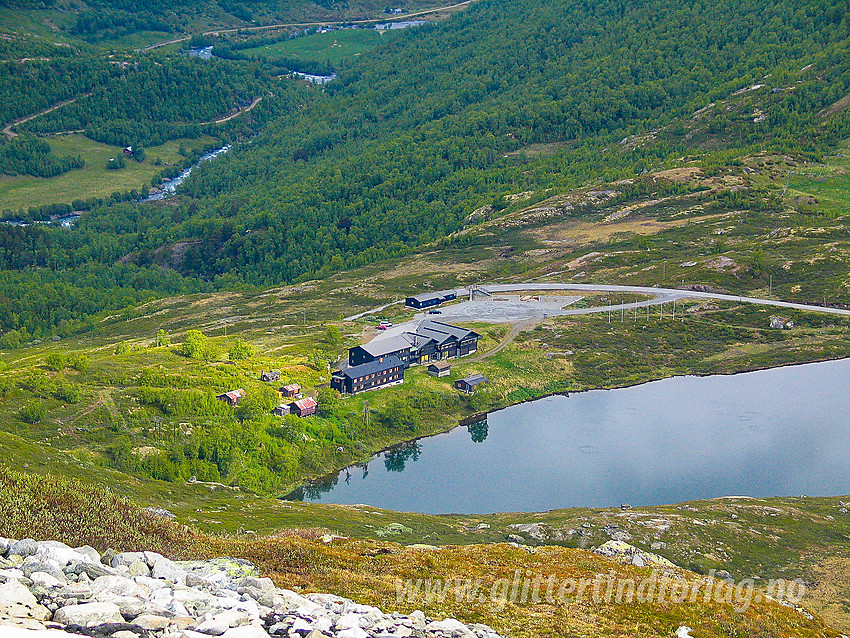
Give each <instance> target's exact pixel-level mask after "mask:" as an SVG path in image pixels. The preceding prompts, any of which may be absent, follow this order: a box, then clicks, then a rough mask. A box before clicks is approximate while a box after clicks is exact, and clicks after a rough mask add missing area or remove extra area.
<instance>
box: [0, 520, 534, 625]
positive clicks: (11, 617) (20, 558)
mask: <svg viewBox="0 0 850 638" xmlns="http://www.w3.org/2000/svg"><path fill="white" fill-rule="evenodd" d="M517 529H519V530H520V531H522V532H523V533H526V534H529V535H531V536H535V535H545V534H546V533H548V530H546V529H544V528H543V526H541V525H539V524H537V525H536V524H531V525H524V526H518V527H517ZM400 533H403V530H402V531H401V532H400ZM519 540H522V539H521V538H520V539H519ZM13 547H16V551H17V552H18V553H15V554H11V555H10V556H11V557H10V558H5V559H2V560H3V561H4V562H3V563H2V564H0V636H5V633H7V632H6V631H5V629H4V628H5V627H11V626H16V627H20V628H26V629H39V630H44V629H45V628H46V627H51V628H56V629H62V628H64V629H65V630H66V631H67V632H71V633H65V632H63V631H59V632H57V636H70V635H71V634H72V633H75V634H84V635H89V636H97V637H101V636H102V637H104V638H105V637H107V636H110V637H111V638H269V637H270V636H275V637H278V636H279V637H281V638H328V637H332V638H413V637H415V638H499V636H498V634H496V633H495V632H494V631H493V630H492V629H490V628H489V627H487V626H486V625H465V624H463V623H462V622H460V621H458V620H454V619H451V618H446V619H443V620H434V619H428V618H426V616H425V614H424V613H423V612H421V611H416V612H413V613H412V614H410V615H409V616H404V615H401V614H396V613H393V614H385V613H384V612H382V611H381V610H380V609H378V608H376V607H372V606H369V605H360V604H357V603H355V602H354V601H352V600H348V599H346V598H342V597H340V596H335V595H332V594H321V593H312V594H307V595H306V596H302V595H300V594H298V593H296V592H294V591H291V590H288V589H277V588H276V587H275V585H274V582H273V581H272V580H271V579H269V578H261V577H260V575H259V570H258V569H257V567H256V565H254V564H253V563H251V562H249V561H246V560H241V559H231V558H218V559H214V560H205V561H180V562H175V561H171V560H169V559H168V558H166V557H164V556H162V555H161V554H157V553H156V552H125V553H120V554H116V553H115V552H112V551H110V552H107V553H105V554H104V555H103V556H101V555H100V554H98V553H97V551H96V550H94V549H93V548H91V547H88V546H82V547H77V548H72V547H69V546H68V545H65V544H64V543H57V542H55V541H43V542H35V541H31V540H25V541H15V540H11V539H0V550H2V549H5V550H6V551H7V552H8V550H11V549H12V548H13ZM420 547H421V548H425V549H439V548H438V547H435V546H430V545H423V546H420ZM527 549H529V550H530V549H531V548H527ZM7 563H8V564H7ZM13 563H14V564H17V565H20V566H21V569H16V568H14V567H12V565H13ZM63 570H64V571H63ZM40 601H41V604H39V602H40ZM51 620H52V622H51Z"/></svg>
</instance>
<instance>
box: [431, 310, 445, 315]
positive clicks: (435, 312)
mask: <svg viewBox="0 0 850 638" xmlns="http://www.w3.org/2000/svg"><path fill="white" fill-rule="evenodd" d="M428 314H429V315H441V314H443V311H442V310H429V311H428Z"/></svg>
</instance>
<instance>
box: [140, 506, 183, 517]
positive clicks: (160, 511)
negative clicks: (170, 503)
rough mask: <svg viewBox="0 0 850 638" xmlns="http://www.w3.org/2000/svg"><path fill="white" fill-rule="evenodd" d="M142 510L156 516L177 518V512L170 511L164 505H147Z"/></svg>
mask: <svg viewBox="0 0 850 638" xmlns="http://www.w3.org/2000/svg"><path fill="white" fill-rule="evenodd" d="M142 511H143V512H147V513H148V514H153V515H154V516H159V517H160V518H177V514H175V513H174V512H169V511H168V510H167V509H165V508H164V507H145V508H143V509H142Z"/></svg>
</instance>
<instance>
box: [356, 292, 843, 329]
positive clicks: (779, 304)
mask: <svg viewBox="0 0 850 638" xmlns="http://www.w3.org/2000/svg"><path fill="white" fill-rule="evenodd" d="M476 289H477V290H483V291H484V292H486V293H488V294H499V293H508V292H522V291H542V292H545V291H556V290H560V291H567V290H569V291H578V292H614V293H624V292H631V293H638V294H644V295H651V296H652V298H651V299H646V300H644V301H635V302H631V303H625V304H610V305H607V306H593V307H590V308H570V307H569V306H567V307H566V308H564V309H562V310H560V311H559V312H557V313H552V314H551V315H547V316H559V317H564V316H569V315H590V314H595V313H597V312H620V311H623V310H634V309H635V308H646V307H647V306H658V305H661V304H666V303H672V302H674V301H679V300H680V299H714V300H717V301H733V302H737V303H751V304H756V305H759V306H771V307H775V308H789V309H792V310H805V311H809V312H821V313H825V314H830V315H838V316H842V317H850V310H845V309H843V308H829V307H827V306H813V305H810V304H801V303H793V302H790V301H776V300H774V299H761V298H760V297H744V296H741V295H724V294H721V293H715V292H699V291H696V290H679V289H678V288H656V287H654V286H621V285H616V284H564V283H526V284H484V285H480V286H476ZM457 293H458V297H463V296H464V295H468V294H469V290H468V289H465V288H459V289H458V290H457ZM403 301H404V300H403V299H398V300H396V301H393V302H391V303H388V304H385V305H383V306H379V307H377V308H372V309H370V310H366V311H364V312H360V313H357V314H356V315H351V316H350V317H345V319H343V321H354V320H356V319H360V318H361V317H365V316H366V315H370V314H373V313H375V312H380V311H382V310H385V309H386V308H388V307H390V306H392V305H394V304H397V303H402V302H403ZM422 316H424V315H422Z"/></svg>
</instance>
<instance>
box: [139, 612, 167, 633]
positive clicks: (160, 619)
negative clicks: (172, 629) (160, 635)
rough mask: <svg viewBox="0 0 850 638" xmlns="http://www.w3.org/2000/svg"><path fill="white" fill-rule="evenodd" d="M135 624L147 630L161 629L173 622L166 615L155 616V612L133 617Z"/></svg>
mask: <svg viewBox="0 0 850 638" xmlns="http://www.w3.org/2000/svg"><path fill="white" fill-rule="evenodd" d="M133 624H134V625H135V626H136V627H139V628H140V629H144V630H145V631H159V630H160V629H165V628H166V627H168V625H170V624H171V620H169V619H168V618H165V617H164V616H154V615H153V614H142V615H141V616H136V617H135V618H134V619H133Z"/></svg>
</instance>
